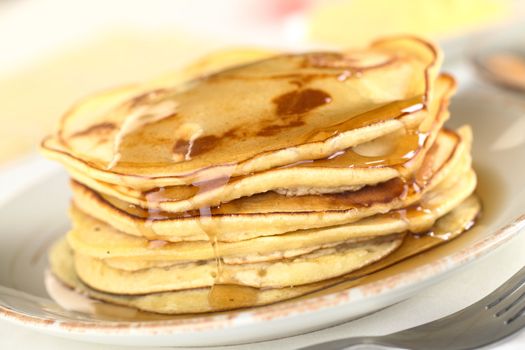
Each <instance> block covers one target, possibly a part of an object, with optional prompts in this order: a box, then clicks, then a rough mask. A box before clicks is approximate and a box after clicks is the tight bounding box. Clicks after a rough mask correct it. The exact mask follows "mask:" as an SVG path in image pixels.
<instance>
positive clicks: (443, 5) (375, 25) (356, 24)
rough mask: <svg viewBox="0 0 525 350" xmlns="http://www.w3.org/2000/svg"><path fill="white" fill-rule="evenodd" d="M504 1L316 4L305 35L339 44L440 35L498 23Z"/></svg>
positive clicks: (505, 13) (359, 0)
mask: <svg viewBox="0 0 525 350" xmlns="http://www.w3.org/2000/svg"><path fill="white" fill-rule="evenodd" d="M511 3H512V1H509V0H426V1H425V0H344V1H329V2H319V4H318V7H316V8H315V9H314V10H313V11H311V13H310V16H309V23H308V30H309V38H310V39H311V40H313V41H315V42H321V43H330V44H335V45H341V46H349V45H362V44H365V43H367V42H369V41H370V40H373V39H374V38H376V37H379V36H388V35H393V34H416V35H420V36H426V37H431V38H434V39H436V38H443V37H447V36H452V35H455V34H464V33H465V32H467V31H470V30H474V29H477V28H478V29H479V28H480V27H482V26H484V25H487V24H492V23H497V22H499V21H501V20H503V19H505V18H507V17H508V16H509V14H510V8H511Z"/></svg>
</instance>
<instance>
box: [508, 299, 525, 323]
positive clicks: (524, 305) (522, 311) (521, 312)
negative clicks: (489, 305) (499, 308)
mask: <svg viewBox="0 0 525 350" xmlns="http://www.w3.org/2000/svg"><path fill="white" fill-rule="evenodd" d="M520 306H521V307H520V308H519V309H518V311H516V312H514V313H513V314H512V315H511V316H510V317H509V318H508V319H507V320H506V321H505V323H506V324H511V323H513V322H515V321H517V320H518V319H519V318H520V317H521V318H523V319H524V321H525V302H523V301H522V302H521V303H520Z"/></svg>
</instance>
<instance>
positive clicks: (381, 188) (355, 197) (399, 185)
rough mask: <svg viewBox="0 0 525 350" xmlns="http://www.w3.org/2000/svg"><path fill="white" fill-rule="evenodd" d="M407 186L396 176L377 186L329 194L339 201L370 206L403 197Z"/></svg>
mask: <svg viewBox="0 0 525 350" xmlns="http://www.w3.org/2000/svg"><path fill="white" fill-rule="evenodd" d="M406 187H407V186H406V184H405V182H404V181H403V180H402V179H400V178H394V179H391V180H388V181H386V182H383V183H380V184H378V185H375V186H365V187H363V188H362V189H360V190H358V191H354V192H342V193H335V194H331V195H329V196H330V197H331V198H333V199H334V201H337V202H338V203H344V204H347V205H355V206H363V207H368V206H370V205H372V204H377V203H389V202H391V201H393V200H394V199H396V198H400V197H402V196H403V195H404V194H405V192H406Z"/></svg>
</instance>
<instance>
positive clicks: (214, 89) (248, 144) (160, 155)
mask: <svg viewBox="0 0 525 350" xmlns="http://www.w3.org/2000/svg"><path fill="white" fill-rule="evenodd" d="M439 63H440V54H439V52H438V50H437V49H436V48H435V47H434V46H433V45H431V44H430V43H427V42H425V41H422V40H419V39H414V38H393V39H386V40H381V41H378V42H376V43H374V44H372V45H371V46H370V47H369V48H367V49H364V50H358V51H357V50H355V51H350V52H347V53H344V54H341V53H326V52H324V53H309V54H297V55H279V56H275V57H272V58H268V59H265V60H261V61H257V62H255V63H250V64H246V65H243V66H236V67H234V68H230V69H227V70H223V71H220V72H218V73H215V74H211V75H207V76H204V77H199V78H196V79H193V80H190V81H186V82H184V83H180V84H176V85H175V86H172V85H170V79H167V80H165V81H164V82H163V83H162V84H165V85H163V86H162V87H159V86H158V85H159V84H157V85H156V88H155V89H153V90H149V91H148V90H146V91H144V87H135V88H123V89H117V90H113V91H110V92H106V93H102V94H99V95H97V96H94V97H92V98H91V99H88V100H86V101H84V102H83V103H81V104H80V105H78V106H76V107H75V108H74V109H72V110H71V111H70V112H69V113H68V114H67V115H66V116H65V117H64V119H63V120H62V123H61V127H60V129H59V130H58V132H57V133H56V134H55V135H53V136H52V137H50V138H48V139H46V140H45V141H44V143H43V150H44V153H46V154H47V155H48V156H49V157H51V158H54V159H57V160H59V161H61V162H63V163H64V164H65V165H66V166H68V168H73V169H75V170H76V171H79V172H82V173H85V174H88V175H89V176H90V177H92V178H94V179H97V180H100V181H104V182H107V183H112V184H125V185H126V186H129V187H133V188H152V187H157V186H158V187H160V186H169V185H183V184H192V183H193V182H195V181H203V180H206V179H210V178H217V177H224V176H228V177H229V176H240V175H246V174H249V173H252V172H256V171H261V170H265V169H270V168H273V167H277V166H283V165H288V164H292V163H294V162H297V161H300V160H304V159H319V158H324V157H327V156H330V155H331V154H333V153H335V152H337V151H339V150H342V149H346V148H349V147H352V146H355V145H358V144H361V143H364V142H367V141H370V140H372V139H375V138H377V137H380V136H382V135H385V134H388V133H391V132H394V131H395V130H399V129H401V128H404V127H405V125H404V124H403V122H405V123H412V124H417V123H418V122H421V121H422V119H423V118H424V117H425V114H426V107H427V105H428V103H429V100H430V99H431V98H432V96H433V95H432V87H433V84H434V81H435V79H436V75H437V71H438V69H439ZM176 80H177V79H174V80H173V81H176ZM179 80H180V79H179ZM134 92H135V94H134ZM130 96H133V97H130ZM123 100H124V101H123ZM399 118H403V122H401V121H400V120H399Z"/></svg>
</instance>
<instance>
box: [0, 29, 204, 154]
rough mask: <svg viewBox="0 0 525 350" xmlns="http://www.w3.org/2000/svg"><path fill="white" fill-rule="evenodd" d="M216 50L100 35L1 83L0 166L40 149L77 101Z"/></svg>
mask: <svg viewBox="0 0 525 350" xmlns="http://www.w3.org/2000/svg"><path fill="white" fill-rule="evenodd" d="M212 47H213V44H210V43H209V42H207V43H203V42H202V41H198V40H196V39H195V38H190V37H188V36H183V35H181V34H177V35H173V34H170V35H155V36H153V35H148V34H144V33H140V32H133V31H126V32H113V33H101V34H100V35H99V36H97V37H95V38H92V39H91V40H88V41H85V42H84V43H83V44H81V45H72V46H68V47H66V48H63V49H62V50H60V51H59V52H53V53H51V54H50V55H48V56H47V57H42V58H40V59H38V60H35V61H34V63H33V64H31V65H28V66H25V67H21V68H20V70H17V71H13V72H12V73H11V74H9V75H8V76H2V79H0V101H1V103H0V122H1V123H2V125H4V126H8V128H5V129H4V130H3V131H1V132H0V135H1V137H0V163H1V162H3V161H6V160H9V159H12V158H14V157H15V156H18V155H20V154H22V153H25V152H29V151H31V150H33V149H35V148H36V146H37V144H38V140H40V139H42V137H43V136H44V135H46V134H48V133H49V132H51V131H52V126H54V125H56V123H57V121H58V119H59V118H60V117H61V116H62V114H63V113H64V112H65V111H66V110H67V109H68V108H70V106H71V105H72V104H73V103H74V102H76V101H77V100H78V99H80V98H83V97H85V96H87V95H90V94H92V93H94V92H96V91H100V90H104V89H108V88H111V87H114V86H118V85H123V84H129V83H136V82H140V81H143V80H146V79H151V78H153V77H155V76H157V75H160V74H163V73H164V74H165V73H166V72H167V71H168V72H169V71H171V70H175V69H177V68H180V67H181V66H182V65H184V64H187V63H188V62H190V61H192V60H194V59H196V58H197V57H199V56H201V55H203V54H204V53H207V52H208V51H209V50H210V48H212Z"/></svg>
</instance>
